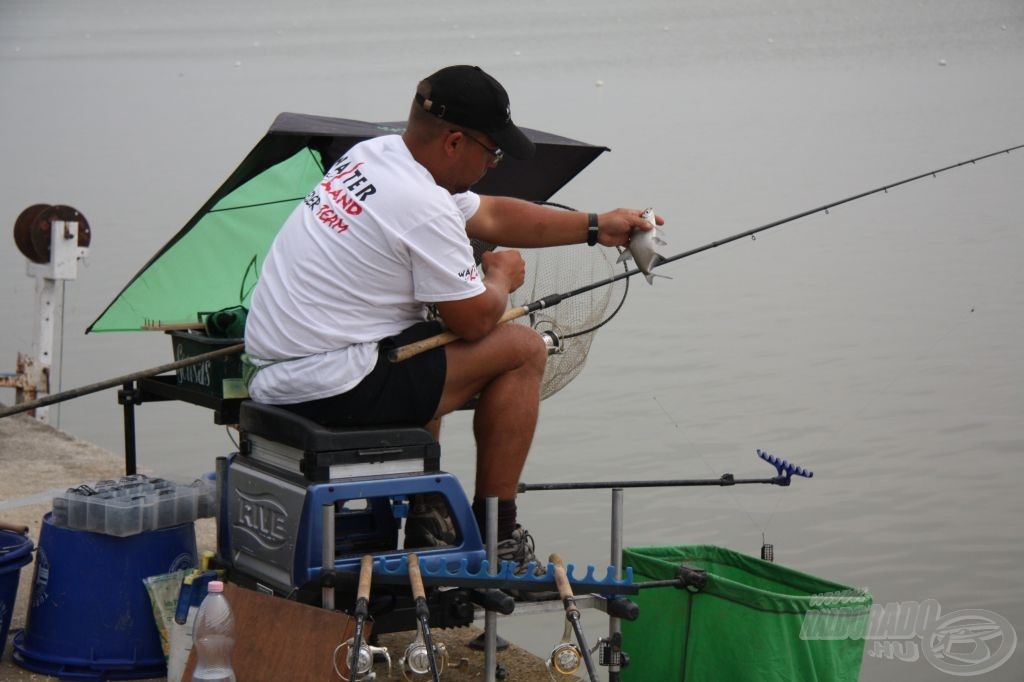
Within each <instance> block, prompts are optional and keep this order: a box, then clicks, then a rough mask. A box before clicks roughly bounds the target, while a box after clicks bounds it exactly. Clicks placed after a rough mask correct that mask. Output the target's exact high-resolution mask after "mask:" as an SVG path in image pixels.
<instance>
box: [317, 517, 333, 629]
mask: <svg viewBox="0 0 1024 682" xmlns="http://www.w3.org/2000/svg"><path fill="white" fill-rule="evenodd" d="M320 525H321V526H322V527H323V539H322V542H323V549H322V550H321V551H322V553H323V562H322V566H323V579H324V582H323V586H322V587H321V588H320V602H321V604H322V605H323V607H324V608H325V609H327V610H328V611H333V610H334V503H333V502H332V503H330V504H325V505H323V506H322V507H320Z"/></svg>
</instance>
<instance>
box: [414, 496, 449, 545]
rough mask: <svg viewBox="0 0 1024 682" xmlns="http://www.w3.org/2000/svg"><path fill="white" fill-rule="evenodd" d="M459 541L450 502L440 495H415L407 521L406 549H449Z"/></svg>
mask: <svg viewBox="0 0 1024 682" xmlns="http://www.w3.org/2000/svg"><path fill="white" fill-rule="evenodd" d="M458 539H459V533H458V529H456V527H455V521H453V520H452V514H451V510H450V509H448V502H447V501H446V500H445V497H444V495H441V494H440V493H426V494H422V495H413V496H412V498H411V499H410V505H409V518H408V519H406V520H405V549H419V548H423V547H449V546H452V545H454V544H455V543H456V542H457V541H458Z"/></svg>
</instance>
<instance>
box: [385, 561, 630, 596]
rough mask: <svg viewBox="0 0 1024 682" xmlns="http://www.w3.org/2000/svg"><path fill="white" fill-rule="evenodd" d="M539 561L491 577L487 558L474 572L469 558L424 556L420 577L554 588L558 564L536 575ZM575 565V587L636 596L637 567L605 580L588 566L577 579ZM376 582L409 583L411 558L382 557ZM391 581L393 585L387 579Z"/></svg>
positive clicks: (503, 566)
mask: <svg viewBox="0 0 1024 682" xmlns="http://www.w3.org/2000/svg"><path fill="white" fill-rule="evenodd" d="M535 565H536V564H535V562H532V561H531V562H530V564H529V565H528V567H527V570H526V572H525V573H523V574H522V575H516V573H515V568H516V564H515V562H512V561H504V560H503V561H501V563H500V564H499V566H498V571H497V573H495V574H494V575H491V574H490V562H488V561H487V560H486V559H484V560H483V561H482V562H480V566H479V569H478V570H476V571H474V570H473V569H472V568H470V566H469V562H468V560H467V559H465V558H462V559H460V560H459V561H457V562H454V561H450V560H446V559H445V558H444V557H431V556H424V557H422V558H421V560H420V574H421V575H422V577H423V584H424V585H450V586H456V587H493V588H497V589H506V588H525V589H527V590H530V589H531V588H532V589H539V588H540V587H542V586H544V587H548V588H552V587H553V586H554V584H555V567H554V564H548V566H547V570H546V571H545V572H544V574H543V575H539V576H537V575H534V574H533V571H534V567H535ZM575 568H576V567H575V566H574V565H573V564H566V567H565V573H566V576H567V577H568V578H569V584H570V585H571V586H572V587H573V588H574V591H575V588H577V587H578V588H582V589H581V591H586V592H604V593H607V592H611V593H619V594H625V593H635V592H636V590H635V588H633V568H632V567H631V566H627V567H626V568H625V574H624V577H623V578H622V579H621V580H616V578H615V567H614V566H609V567H608V570H607V572H606V574H605V577H603V578H598V577H597V576H596V575H595V574H596V572H597V569H596V568H595V567H594V566H587V570H586V574H585V575H584V576H583V577H581V578H577V577H576V576H575V575H574V571H575ZM374 575H375V577H374V580H376V579H377V577H382V578H385V579H387V578H391V579H394V578H401V580H402V582H404V581H405V580H407V576H408V575H409V558H408V557H407V556H402V557H399V558H398V559H397V560H394V559H388V558H385V557H378V558H376V559H375V560H374ZM387 582H391V581H390V580H387Z"/></svg>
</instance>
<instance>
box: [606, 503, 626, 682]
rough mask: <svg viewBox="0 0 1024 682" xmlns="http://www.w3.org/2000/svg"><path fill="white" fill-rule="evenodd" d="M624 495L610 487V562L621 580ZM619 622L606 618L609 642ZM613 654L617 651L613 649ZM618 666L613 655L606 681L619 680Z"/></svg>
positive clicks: (614, 639) (614, 638)
mask: <svg viewBox="0 0 1024 682" xmlns="http://www.w3.org/2000/svg"><path fill="white" fill-rule="evenodd" d="M623 500H624V495H623V492H622V488H612V542H611V548H612V556H611V563H612V566H614V567H615V579H616V580H622V512H623ZM620 632H621V623H620V621H619V619H618V618H615V617H610V618H609V619H608V639H609V641H610V642H612V643H613V645H614V643H616V642H618V641H619V637H620ZM612 653H613V654H616V653H618V652H615V651H613V652H612ZM619 671H620V666H619V662H618V660H616V657H615V656H614V655H613V656H612V659H611V661H610V663H609V665H608V682H619Z"/></svg>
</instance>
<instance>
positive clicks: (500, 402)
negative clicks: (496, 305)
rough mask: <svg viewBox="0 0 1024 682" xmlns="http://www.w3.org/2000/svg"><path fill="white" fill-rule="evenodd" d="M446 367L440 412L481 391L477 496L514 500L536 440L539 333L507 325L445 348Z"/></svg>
mask: <svg viewBox="0 0 1024 682" xmlns="http://www.w3.org/2000/svg"><path fill="white" fill-rule="evenodd" d="M445 352H446V354H447V363H448V372H447V375H446V377H445V384H444V392H443V393H442V395H441V401H440V404H439V405H438V409H437V414H436V415H435V416H436V417H440V416H442V415H444V414H447V413H448V412H451V411H453V410H456V409H458V408H459V407H461V406H462V405H464V404H465V403H466V401H468V400H469V399H470V398H472V397H473V396H475V395H477V394H479V395H480V398H479V401H478V403H477V406H476V413H475V416H474V419H473V433H474V436H475V437H476V444H477V455H476V462H477V471H476V490H475V492H476V496H477V497H478V498H480V499H483V498H484V497H487V496H489V495H496V496H497V497H498V498H499V499H500V500H514V499H515V496H516V485H517V484H518V483H519V476H520V474H521V473H522V471H523V467H524V466H525V465H526V456H527V454H529V451H530V444H531V443H532V442H533V434H534V431H535V430H536V426H537V415H538V412H539V409H540V383H541V379H542V378H543V376H544V366H545V363H546V362H547V349H546V348H545V346H544V342H543V340H542V339H541V338H540V337H539V336H538V334H537V332H535V331H534V330H532V329H530V328H529V327H525V326H523V325H517V324H503V325H500V326H499V327H497V328H495V330H494V331H493V332H491V333H490V334H488V335H487V336H486V337H484V338H483V339H480V340H479V341H475V342H467V341H455V342H453V343H450V344H448V346H446V347H445Z"/></svg>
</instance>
